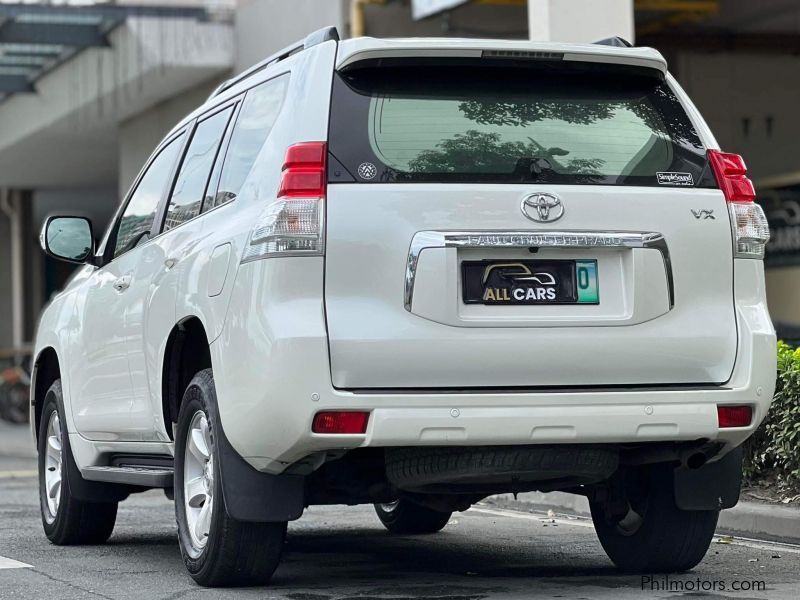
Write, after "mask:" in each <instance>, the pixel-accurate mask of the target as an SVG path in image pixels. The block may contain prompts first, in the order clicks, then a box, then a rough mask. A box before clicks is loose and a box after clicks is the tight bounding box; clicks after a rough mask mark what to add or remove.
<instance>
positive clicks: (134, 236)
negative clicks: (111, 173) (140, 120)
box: [114, 135, 183, 258]
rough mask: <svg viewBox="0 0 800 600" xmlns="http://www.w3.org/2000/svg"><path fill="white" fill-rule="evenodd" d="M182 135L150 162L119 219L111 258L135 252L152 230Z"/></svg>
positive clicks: (179, 147)
mask: <svg viewBox="0 0 800 600" xmlns="http://www.w3.org/2000/svg"><path fill="white" fill-rule="evenodd" d="M182 141H183V135H180V136H178V137H177V138H175V139H174V140H173V141H171V142H170V143H169V144H168V145H167V146H165V147H164V148H163V149H162V150H161V152H160V153H159V154H158V156H156V157H155V159H153V162H152V163H150V166H149V167H148V168H147V171H146V172H145V174H144V175H143V176H142V179H141V180H140V181H139V185H137V186H136V190H135V191H134V192H133V195H132V196H131V199H130V201H129V202H128V206H126V207H125V211H124V212H123V213H122V218H120V221H119V226H118V229H117V236H116V243H115V244H114V257H115V258H116V257H117V256H119V255H120V254H123V253H124V252H127V251H128V250H130V249H132V248H135V247H136V246H137V244H139V242H140V241H142V240H143V239H147V234H149V233H150V230H151V229H152V228H153V221H154V220H155V218H156V211H157V210H158V203H159V202H160V201H161V198H162V197H163V195H164V192H165V191H166V188H167V185H168V184H169V178H170V175H171V174H172V169H173V167H174V166H175V161H176V160H177V158H178V151H179V150H180V149H181V143H182Z"/></svg>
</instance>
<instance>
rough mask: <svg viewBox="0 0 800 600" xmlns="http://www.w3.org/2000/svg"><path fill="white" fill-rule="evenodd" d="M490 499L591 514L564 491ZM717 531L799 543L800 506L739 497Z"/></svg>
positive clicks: (582, 499) (519, 506)
mask: <svg viewBox="0 0 800 600" xmlns="http://www.w3.org/2000/svg"><path fill="white" fill-rule="evenodd" d="M489 502H490V503H492V504H498V505H501V506H503V507H505V508H512V509H516V510H520V511H523V512H531V511H542V510H544V511H546V510H548V509H549V510H553V511H555V512H565V513H568V514H573V515H579V516H582V517H590V516H591V515H590V512H589V501H588V500H587V499H586V498H585V497H584V496H578V495H576V494H567V493H565V492H549V493H543V492H527V493H524V494H519V496H518V497H517V499H516V500H515V499H514V496H512V495H511V494H499V495H497V496H493V497H492V498H491V499H490V500H489ZM717 531H718V533H729V534H733V535H738V536H740V537H751V538H758V539H764V540H770V541H778V542H786V543H790V544H800V507H794V506H782V505H776V504H760V503H756V502H748V501H746V500H740V501H739V504H737V505H736V506H735V507H733V508H730V509H728V510H723V511H722V512H721V513H720V516H719V524H718V525H717Z"/></svg>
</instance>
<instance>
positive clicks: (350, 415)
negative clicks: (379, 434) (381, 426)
mask: <svg viewBox="0 0 800 600" xmlns="http://www.w3.org/2000/svg"><path fill="white" fill-rule="evenodd" d="M367 421H369V413H368V412H362V411H349V410H347V411H344V410H326V411H323V412H318V413H317V414H316V415H314V423H313V424H312V425H311V431H313V432H314V433H339V434H359V433H365V432H366V431H367Z"/></svg>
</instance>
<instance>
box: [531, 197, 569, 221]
mask: <svg viewBox="0 0 800 600" xmlns="http://www.w3.org/2000/svg"><path fill="white" fill-rule="evenodd" d="M520 208H521V209H522V214H523V215H525V216H526V217H528V218H529V219H530V220H531V221H536V222H538V223H552V222H553V221H558V220H559V219H560V218H561V217H563V216H564V205H563V204H561V199H560V198H558V197H557V196H554V195H553V194H546V193H537V194H530V195H528V196H525V198H523V200H522V205H521V206H520Z"/></svg>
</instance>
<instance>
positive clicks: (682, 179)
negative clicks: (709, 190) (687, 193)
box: [656, 171, 694, 185]
mask: <svg viewBox="0 0 800 600" xmlns="http://www.w3.org/2000/svg"><path fill="white" fill-rule="evenodd" d="M656 179H657V180H658V185H694V178H693V177H692V174H691V173H676V172H674V171H669V172H665V171H659V172H658V173H656Z"/></svg>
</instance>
